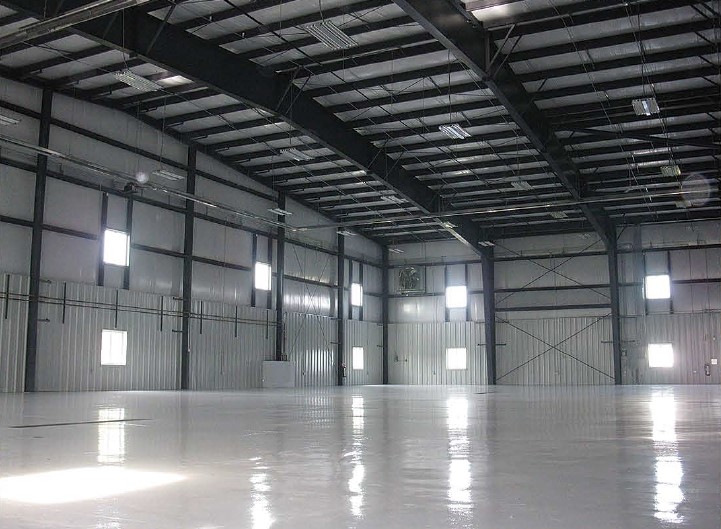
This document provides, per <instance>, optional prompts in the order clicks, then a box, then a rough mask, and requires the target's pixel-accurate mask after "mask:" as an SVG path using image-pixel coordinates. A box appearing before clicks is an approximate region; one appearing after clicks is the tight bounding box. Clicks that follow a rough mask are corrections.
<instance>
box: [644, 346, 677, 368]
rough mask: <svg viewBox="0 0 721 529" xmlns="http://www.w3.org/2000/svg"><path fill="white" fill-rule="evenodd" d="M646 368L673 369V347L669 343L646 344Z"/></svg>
mask: <svg viewBox="0 0 721 529" xmlns="http://www.w3.org/2000/svg"><path fill="white" fill-rule="evenodd" d="M648 367H673V345H672V344H670V343H650V344H648Z"/></svg>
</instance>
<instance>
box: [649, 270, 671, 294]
mask: <svg viewBox="0 0 721 529" xmlns="http://www.w3.org/2000/svg"><path fill="white" fill-rule="evenodd" d="M643 293H644V295H645V296H646V299H669V298H670V297H671V278H670V277H669V276H668V274H663V275H657V276H646V281H645V282H644V289H643Z"/></svg>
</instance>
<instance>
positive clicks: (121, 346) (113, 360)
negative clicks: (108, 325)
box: [100, 329, 128, 366]
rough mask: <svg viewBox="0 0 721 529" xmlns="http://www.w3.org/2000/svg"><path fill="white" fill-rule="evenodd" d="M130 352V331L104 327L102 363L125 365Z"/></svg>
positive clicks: (101, 352)
mask: <svg viewBox="0 0 721 529" xmlns="http://www.w3.org/2000/svg"><path fill="white" fill-rule="evenodd" d="M127 352H128V332H127V331H116V330H110V329H103V337H102V345H101V349H100V365H104V366H124V365H125V363H126V360H127Z"/></svg>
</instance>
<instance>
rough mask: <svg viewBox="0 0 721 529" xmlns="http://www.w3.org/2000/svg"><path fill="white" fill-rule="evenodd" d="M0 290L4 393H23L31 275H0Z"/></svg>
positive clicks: (1, 382) (1, 388) (0, 386)
mask: <svg viewBox="0 0 721 529" xmlns="http://www.w3.org/2000/svg"><path fill="white" fill-rule="evenodd" d="M0 292H2V295H1V296H0V393H7V392H10V393H13V392H21V391H23V387H24V381H23V377H24V372H25V343H26V335H27V321H28V303H27V301H26V300H27V295H28V294H29V292H30V278H29V277H27V276H20V275H10V274H0ZM8 296H9V297H8ZM18 298H19V299H18Z"/></svg>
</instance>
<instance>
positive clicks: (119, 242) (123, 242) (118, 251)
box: [103, 230, 130, 266]
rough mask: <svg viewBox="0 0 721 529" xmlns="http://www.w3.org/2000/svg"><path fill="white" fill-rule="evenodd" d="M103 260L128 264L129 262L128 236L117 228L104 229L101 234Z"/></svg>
mask: <svg viewBox="0 0 721 529" xmlns="http://www.w3.org/2000/svg"><path fill="white" fill-rule="evenodd" d="M103 262H104V263H105V264H111V265H117V266H128V265H129V264H130V237H129V236H128V234H127V233H125V232H122V231H117V230H105V233H104V234H103Z"/></svg>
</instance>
